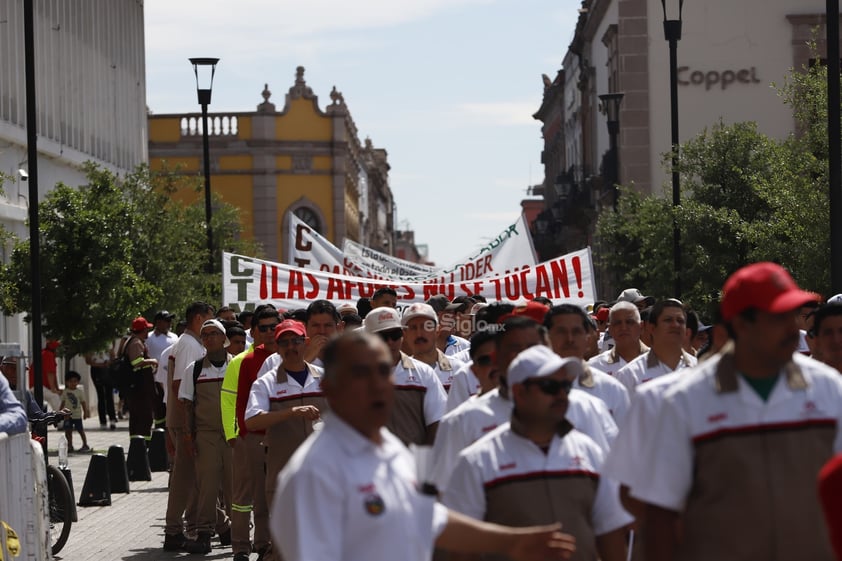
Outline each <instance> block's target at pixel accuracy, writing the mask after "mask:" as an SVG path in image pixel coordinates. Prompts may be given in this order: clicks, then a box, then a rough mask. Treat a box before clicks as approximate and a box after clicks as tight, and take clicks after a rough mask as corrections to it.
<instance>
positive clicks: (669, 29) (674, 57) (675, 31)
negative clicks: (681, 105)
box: [661, 0, 684, 298]
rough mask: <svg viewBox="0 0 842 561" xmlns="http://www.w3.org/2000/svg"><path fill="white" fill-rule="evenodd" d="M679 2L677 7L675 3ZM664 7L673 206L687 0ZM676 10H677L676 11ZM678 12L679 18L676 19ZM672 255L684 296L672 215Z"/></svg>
mask: <svg viewBox="0 0 842 561" xmlns="http://www.w3.org/2000/svg"><path fill="white" fill-rule="evenodd" d="M676 2H677V4H678V6H677V8H678V9H677V10H676V6H675V4H676ZM668 3H669V4H671V6H670V12H671V13H670V16H671V17H667V4H668ZM661 6H662V7H663V9H664V38H665V39H666V40H667V41H668V42H669V49H670V121H671V129H672V206H673V210H675V207H677V206H678V205H680V204H681V187H680V184H679V178H678V54H677V51H678V41H679V40H680V39H681V10H682V8H683V7H684V0H661ZM676 12H677V13H676ZM676 16H677V19H676ZM672 243H673V246H672V256H673V274H674V275H675V288H674V289H673V292H674V294H673V296H675V297H676V298H681V233H680V232H679V231H678V222H677V220H676V218H675V217H673V223H672Z"/></svg>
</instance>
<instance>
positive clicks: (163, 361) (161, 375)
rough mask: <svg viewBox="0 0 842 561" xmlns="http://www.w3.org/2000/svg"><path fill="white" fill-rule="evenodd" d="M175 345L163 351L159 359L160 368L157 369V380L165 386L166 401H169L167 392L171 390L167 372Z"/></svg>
mask: <svg viewBox="0 0 842 561" xmlns="http://www.w3.org/2000/svg"><path fill="white" fill-rule="evenodd" d="M173 347H175V344H172V345H170V346H169V347H167V348H166V349H164V351H163V352H162V353H161V358H159V359H158V370H156V371H155V381H156V382H158V383H159V384H161V386H162V387H163V388H164V403H166V402H167V393H168V392H169V391H170V388H169V387H167V386H169V384H167V372H169V369H170V364H169V362H170V354H171V353H172V350H173Z"/></svg>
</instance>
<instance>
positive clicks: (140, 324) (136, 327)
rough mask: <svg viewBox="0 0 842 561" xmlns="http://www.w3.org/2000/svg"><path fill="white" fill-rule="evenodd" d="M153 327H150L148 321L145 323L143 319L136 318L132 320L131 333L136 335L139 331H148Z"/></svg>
mask: <svg viewBox="0 0 842 561" xmlns="http://www.w3.org/2000/svg"><path fill="white" fill-rule="evenodd" d="M153 327H155V326H154V325H152V324H151V323H149V322H148V321H146V318H145V317H143V316H138V317H136V318H134V319H133V320H132V327H131V330H132V331H133V332H135V333H137V332H139V331H149V330H150V329H152V328H153Z"/></svg>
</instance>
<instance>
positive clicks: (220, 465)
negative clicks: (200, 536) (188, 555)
mask: <svg viewBox="0 0 842 561" xmlns="http://www.w3.org/2000/svg"><path fill="white" fill-rule="evenodd" d="M196 448H197V449H198V455H197V456H196V483H197V485H198V487H199V495H198V509H197V511H196V531H198V532H207V533H212V532H214V530H216V531H219V530H222V531H224V530H225V529H227V526H228V524H227V521H226V520H225V518H226V516H225V515H222V520H218V516H217V499H218V498H219V497H220V489H221V490H222V501H221V502H222V505H221V506H222V510H224V511H225V512H226V513H227V512H229V511H230V505H231V447H230V446H228V443H227V442H226V441H225V436H224V435H223V434H222V433H221V432H219V431H202V430H200V431H198V432H197V433H196Z"/></svg>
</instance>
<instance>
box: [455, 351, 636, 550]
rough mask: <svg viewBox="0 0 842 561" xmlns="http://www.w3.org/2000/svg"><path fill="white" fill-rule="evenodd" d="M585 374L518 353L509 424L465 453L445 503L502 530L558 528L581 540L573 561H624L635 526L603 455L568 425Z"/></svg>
mask: <svg viewBox="0 0 842 561" xmlns="http://www.w3.org/2000/svg"><path fill="white" fill-rule="evenodd" d="M582 372H583V363H582V361H581V359H578V358H574V357H571V358H561V357H559V356H558V355H557V354H556V353H554V352H553V351H552V350H551V349H549V348H548V347H545V346H543V345H536V346H534V347H530V348H528V349H527V350H525V351H523V352H521V353H520V354H519V355H518V356H517V357H516V358H515V359H514V360H513V361H512V363H511V365H510V366H509V369H508V375H507V380H508V383H509V387H510V388H511V395H512V400H513V401H514V409H513V410H512V415H511V422H509V423H505V424H503V425H501V426H500V427H498V428H496V429H495V430H493V431H492V432H490V433H489V434H487V435H486V436H484V437H483V438H481V439H479V440H477V441H476V442H475V443H474V444H472V445H471V446H469V447H467V448H466V449H464V450H463V451H462V452H461V454H460V455H459V461H458V463H457V464H456V468H455V469H454V470H453V475H452V477H451V478H450V481H449V482H448V483H447V487H446V489H444V493H443V495H442V500H443V502H444V504H445V505H446V506H447V507H449V508H452V509H454V510H456V511H458V512H461V513H462V514H467V515H468V516H471V517H472V518H477V519H480V520H486V521H488V522H494V523H497V524H504V525H508V526H528V525H533V524H551V523H553V522H560V523H561V525H562V528H564V530H565V531H566V532H570V533H571V534H572V535H573V536H574V537H575V538H576V552H575V553H574V554H573V557H572V559H575V560H579V561H596V560H597V559H600V560H602V561H624V560H625V558H626V545H625V529H626V527H627V526H628V525H629V524H630V523H631V522H632V521H633V519H632V517H631V516H630V515H629V514H628V513H627V512H625V511H624V510H623V507H622V506H621V505H620V498H619V493H618V488H617V485H616V484H615V483H613V482H611V481H609V480H606V479H604V478H601V477H600V475H599V474H600V468H601V467H602V462H603V460H604V452H603V450H602V449H600V447H599V446H597V444H596V443H595V442H594V441H593V440H591V438H590V437H588V436H587V435H585V434H584V433H581V432H579V431H577V430H575V429H574V427H573V426H572V425H571V424H570V423H569V422H568V421H567V420H566V419H565V414H566V412H567V394H568V393H569V392H570V390H571V388H572V387H573V385H574V383H575V380H576V378H577V377H578V376H580V375H581V374H582ZM502 559H507V558H506V557H503V558H502Z"/></svg>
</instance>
